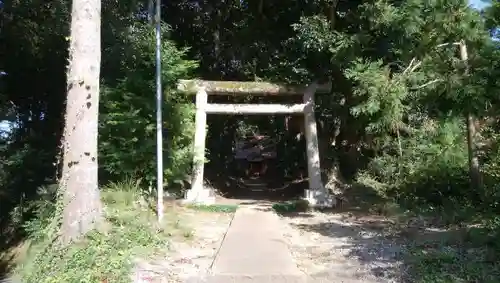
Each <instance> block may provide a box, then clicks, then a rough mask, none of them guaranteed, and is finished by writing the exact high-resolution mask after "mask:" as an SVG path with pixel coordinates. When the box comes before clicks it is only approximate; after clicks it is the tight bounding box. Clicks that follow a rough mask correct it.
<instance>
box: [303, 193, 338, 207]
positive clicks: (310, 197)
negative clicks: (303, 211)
mask: <svg viewBox="0 0 500 283" xmlns="http://www.w3.org/2000/svg"><path fill="white" fill-rule="evenodd" d="M304 200H306V201H307V202H308V203H309V206H310V207H314V208H332V207H335V205H336V200H335V198H333V197H332V196H330V194H329V193H328V192H327V191H326V190H325V189H314V190H311V189H306V190H305V192H304Z"/></svg>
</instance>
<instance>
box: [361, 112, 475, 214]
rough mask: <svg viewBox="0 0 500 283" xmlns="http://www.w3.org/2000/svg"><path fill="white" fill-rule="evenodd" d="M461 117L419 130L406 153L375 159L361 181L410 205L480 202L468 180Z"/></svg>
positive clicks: (433, 205) (406, 141)
mask: <svg viewBox="0 0 500 283" xmlns="http://www.w3.org/2000/svg"><path fill="white" fill-rule="evenodd" d="M463 133H464V130H463V127H462V126H461V124H460V121H459V120H452V121H445V122H443V123H442V124H440V125H436V126H435V127H434V128H433V129H430V130H429V129H420V130H419V131H417V132H416V134H415V136H413V137H409V138H408V139H406V140H404V143H403V149H404V151H403V155H402V156H401V157H400V156H397V155H390V154H385V155H381V156H378V157H376V158H374V159H373V160H372V161H371V162H370V164H369V165H368V168H367V170H365V171H364V172H362V173H361V174H359V176H358V178H357V179H358V182H360V183H363V184H365V185H367V186H370V187H375V189H376V190H377V191H379V192H380V193H382V194H384V195H386V196H390V197H393V198H395V199H396V200H398V202H399V203H400V204H403V205H404V206H407V207H418V206H427V207H443V206H455V205H458V204H467V205H472V202H474V201H478V197H477V192H471V191H470V189H469V180H468V157H467V148H466V144H465V141H464V139H463V135H464V134H463Z"/></svg>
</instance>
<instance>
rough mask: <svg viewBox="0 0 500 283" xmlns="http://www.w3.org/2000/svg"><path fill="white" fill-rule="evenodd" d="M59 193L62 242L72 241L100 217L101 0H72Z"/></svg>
mask: <svg viewBox="0 0 500 283" xmlns="http://www.w3.org/2000/svg"><path fill="white" fill-rule="evenodd" d="M69 56H70V57H69V68H68V77H67V80H68V82H67V84H68V95H67V101H66V124H65V128H64V137H63V148H64V157H63V160H64V164H63V172H62V177H61V184H60V185H61V189H62V190H63V196H64V211H63V222H62V227H61V230H62V231H61V232H62V240H63V242H65V243H68V242H70V241H73V240H75V239H77V238H78V237H79V236H81V235H84V234H85V233H87V232H88V231H90V230H92V229H93V228H95V225H96V224H97V223H98V222H99V221H100V220H101V217H102V204H101V200H100V195H99V188H98V179H97V127H98V115H99V73H100V64H101V1H100V0H73V7H72V13H71V40H70V50H69Z"/></svg>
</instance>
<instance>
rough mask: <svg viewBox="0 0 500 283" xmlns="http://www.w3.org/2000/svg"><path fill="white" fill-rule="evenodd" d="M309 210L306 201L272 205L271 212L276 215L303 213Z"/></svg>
mask: <svg viewBox="0 0 500 283" xmlns="http://www.w3.org/2000/svg"><path fill="white" fill-rule="evenodd" d="M309 209H310V206H309V202H308V201H307V200H302V199H300V200H296V201H288V202H282V203H276V204H273V210H274V211H276V213H278V214H287V213H293V212H305V211H308V210H309Z"/></svg>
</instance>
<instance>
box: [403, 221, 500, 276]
mask: <svg viewBox="0 0 500 283" xmlns="http://www.w3.org/2000/svg"><path fill="white" fill-rule="evenodd" d="M499 228H500V227H498V226H496V225H490V223H485V224H483V225H474V226H471V227H465V228H462V229H452V228H448V229H445V230H441V231H438V232H434V233H431V234H430V235H425V233H422V234H420V236H418V237H417V239H416V241H415V242H413V243H412V244H411V245H410V246H409V248H408V250H407V252H406V256H407V259H408V263H409V267H410V268H411V270H410V271H411V276H412V277H413V278H415V279H416V280H415V281H414V282H419V283H462V282H463V283H468V282H481V283H483V282H484V283H496V282H500V260H499V258H500V257H499V256H500V244H499V243H498V238H499V236H500V229H499ZM428 236H430V238H429V237H428Z"/></svg>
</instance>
